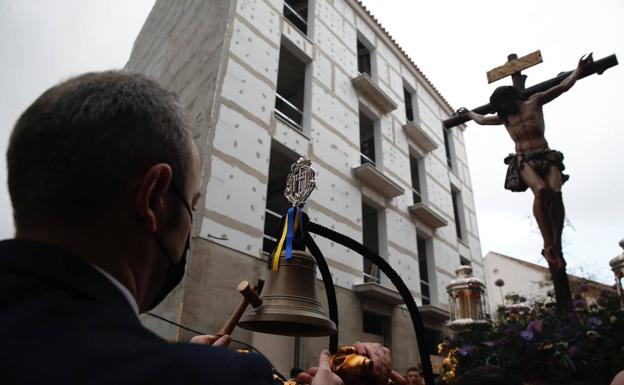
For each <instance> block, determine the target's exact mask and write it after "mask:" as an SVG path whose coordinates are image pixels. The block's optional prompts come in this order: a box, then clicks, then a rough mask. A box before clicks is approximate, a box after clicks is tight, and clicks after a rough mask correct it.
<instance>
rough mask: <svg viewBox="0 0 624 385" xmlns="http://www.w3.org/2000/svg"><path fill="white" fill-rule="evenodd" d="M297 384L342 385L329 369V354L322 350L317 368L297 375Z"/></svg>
mask: <svg viewBox="0 0 624 385" xmlns="http://www.w3.org/2000/svg"><path fill="white" fill-rule="evenodd" d="M295 380H296V381H297V383H298V384H311V385H343V383H342V380H341V379H340V377H338V376H337V375H336V374H335V373H334V372H332V371H331V368H330V367H329V352H328V351H327V350H323V351H322V352H321V355H320V356H319V366H318V367H313V368H310V369H308V371H307V372H301V373H299V374H297V377H295Z"/></svg>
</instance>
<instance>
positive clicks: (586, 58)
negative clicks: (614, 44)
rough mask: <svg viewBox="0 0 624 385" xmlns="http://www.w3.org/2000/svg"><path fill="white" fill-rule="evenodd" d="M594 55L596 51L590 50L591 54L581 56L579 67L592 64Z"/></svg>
mask: <svg viewBox="0 0 624 385" xmlns="http://www.w3.org/2000/svg"><path fill="white" fill-rule="evenodd" d="M593 55H594V53H593V52H590V53H589V55H583V56H581V58H580V59H579V63H578V66H579V68H581V69H585V68H587V67H588V66H589V65H591V64H592V63H593V62H594V58H593Z"/></svg>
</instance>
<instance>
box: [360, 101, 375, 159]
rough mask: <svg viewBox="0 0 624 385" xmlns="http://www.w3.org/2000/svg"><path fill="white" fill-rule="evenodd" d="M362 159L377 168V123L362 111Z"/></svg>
mask: <svg viewBox="0 0 624 385" xmlns="http://www.w3.org/2000/svg"><path fill="white" fill-rule="evenodd" d="M360 159H361V162H362V164H364V163H370V164H372V165H373V166H375V122H374V121H373V119H371V118H369V117H368V116H366V115H365V114H364V113H362V111H360Z"/></svg>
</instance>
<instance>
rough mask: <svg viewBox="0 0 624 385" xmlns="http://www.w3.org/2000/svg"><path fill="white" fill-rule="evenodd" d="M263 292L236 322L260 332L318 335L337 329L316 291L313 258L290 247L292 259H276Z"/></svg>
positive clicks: (281, 257) (283, 255)
mask: <svg viewBox="0 0 624 385" xmlns="http://www.w3.org/2000/svg"><path fill="white" fill-rule="evenodd" d="M267 271H268V274H269V276H268V278H267V282H266V285H265V288H264V290H263V291H262V295H261V296H260V298H261V299H262V305H261V306H260V307H258V308H254V309H251V310H249V311H248V312H247V313H245V314H244V315H243V317H242V318H241V320H240V321H239V322H238V326H240V327H242V328H243V329H248V330H252V331H256V332H260V333H268V334H279V335H285V336H297V337H319V336H328V335H332V334H335V333H336V325H335V324H334V322H332V321H331V320H330V319H329V318H328V317H327V316H326V315H325V313H324V312H323V308H322V306H321V303H320V302H319V301H318V297H317V294H316V260H315V259H314V257H313V256H311V255H310V254H308V253H306V252H304V251H299V250H293V252H292V259H290V260H289V261H287V260H285V252H282V253H281V255H280V259H279V271H277V272H275V271H273V270H271V269H269V270H267Z"/></svg>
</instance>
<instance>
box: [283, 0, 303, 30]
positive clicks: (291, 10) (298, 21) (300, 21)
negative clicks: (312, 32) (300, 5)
mask: <svg viewBox="0 0 624 385" xmlns="http://www.w3.org/2000/svg"><path fill="white" fill-rule="evenodd" d="M287 11H288V12H287ZM291 15H292V16H293V17H294V18H295V20H292V19H291V18H290V17H289V16H291ZM284 16H286V18H287V19H288V20H290V22H291V23H293V24H294V25H295V26H296V27H297V28H299V29H300V30H301V32H303V33H304V34H307V33H308V21H307V20H306V19H304V18H303V16H301V15H300V14H299V12H297V11H295V10H294V8H293V7H291V6H290V4H288V1H284Z"/></svg>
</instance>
